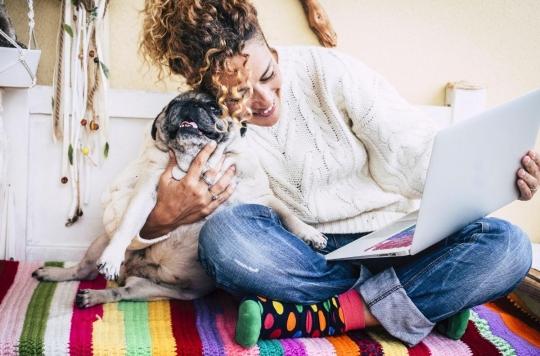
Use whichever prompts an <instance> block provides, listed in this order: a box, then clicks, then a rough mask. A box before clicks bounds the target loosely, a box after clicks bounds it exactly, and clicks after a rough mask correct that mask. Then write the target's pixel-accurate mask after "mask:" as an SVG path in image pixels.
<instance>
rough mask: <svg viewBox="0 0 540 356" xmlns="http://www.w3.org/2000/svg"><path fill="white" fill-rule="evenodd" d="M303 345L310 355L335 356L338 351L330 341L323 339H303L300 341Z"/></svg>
mask: <svg viewBox="0 0 540 356" xmlns="http://www.w3.org/2000/svg"><path fill="white" fill-rule="evenodd" d="M298 341H300V342H301V343H302V344H303V345H304V350H305V351H306V354H308V355H335V354H336V350H335V349H334V346H333V345H332V344H331V343H330V341H328V340H326V339H323V338H313V339H309V338H302V339H298Z"/></svg>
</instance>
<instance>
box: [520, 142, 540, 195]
mask: <svg viewBox="0 0 540 356" xmlns="http://www.w3.org/2000/svg"><path fill="white" fill-rule="evenodd" d="M521 166H522V168H520V169H519V170H518V172H517V186H518V188H519V200H523V201H525V200H531V198H532V197H533V195H534V194H535V193H536V191H537V190H538V187H539V185H540V155H539V154H538V152H536V151H533V150H530V151H529V152H527V154H526V155H525V156H523V158H522V159H521Z"/></svg>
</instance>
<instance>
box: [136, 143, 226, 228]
mask: <svg viewBox="0 0 540 356" xmlns="http://www.w3.org/2000/svg"><path fill="white" fill-rule="evenodd" d="M215 148H216V145H215V143H213V142H212V143H210V144H208V145H206V146H205V147H204V148H203V149H202V150H201V151H200V152H199V154H198V155H197V156H196V157H195V158H194V159H193V161H192V162H191V165H190V167H189V170H188V172H187V174H186V175H185V176H184V177H183V178H182V179H180V180H175V179H174V178H173V175H172V170H173V168H174V167H175V166H176V165H177V163H176V158H175V156H174V154H173V153H172V152H170V153H169V156H170V158H169V163H168V165H167V168H166V169H165V171H164V172H163V174H162V175H161V178H160V180H159V185H158V191H157V202H156V206H155V207H154V209H153V210H152V212H151V213H150V215H148V219H147V220H146V223H145V224H144V226H143V228H142V229H141V231H140V234H139V235H140V236H141V237H142V238H143V239H153V238H156V237H159V236H162V235H165V234H167V233H168V232H170V231H172V230H174V229H176V228H177V227H178V226H180V225H184V224H191V223H194V222H197V221H199V220H201V219H202V218H204V217H206V216H208V215H210V214H211V213H212V212H213V211H214V210H216V208H217V207H218V206H220V205H221V204H222V203H223V202H224V201H226V200H227V199H228V198H229V197H230V196H231V194H232V193H233V191H234V184H231V183H232V179H233V177H234V174H235V167H234V166H231V167H230V168H229V169H228V170H227V171H226V172H225V173H224V174H223V176H222V177H221V178H220V179H219V180H218V181H217V182H216V183H215V184H213V185H212V186H208V184H207V183H206V182H205V181H204V180H203V179H201V175H202V174H203V168H204V166H205V165H206V162H207V161H208V158H209V157H210V155H211V154H212V152H214V150H215ZM221 163H223V161H222V162H221ZM221 163H220V167H212V168H211V169H209V170H208V171H206V173H205V174H204V175H205V177H206V179H207V180H209V181H213V180H214V178H215V177H217V176H218V174H219V173H220V170H221ZM212 195H214V196H216V197H217V199H215V200H212Z"/></svg>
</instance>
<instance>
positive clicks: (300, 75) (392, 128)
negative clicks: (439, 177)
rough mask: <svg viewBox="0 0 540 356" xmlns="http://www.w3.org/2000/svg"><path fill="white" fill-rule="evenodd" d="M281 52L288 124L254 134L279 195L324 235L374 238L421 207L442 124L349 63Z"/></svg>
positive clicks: (323, 52)
mask: <svg viewBox="0 0 540 356" xmlns="http://www.w3.org/2000/svg"><path fill="white" fill-rule="evenodd" d="M277 50H278V54H279V66H280V68H281V71H282V78H283V84H282V88H281V114H280V115H281V117H280V120H279V122H278V123H277V124H276V125H274V126H273V127H270V128H267V127H257V126H255V125H250V126H249V129H248V132H247V135H246V136H247V138H248V140H250V144H251V145H252V146H253V147H254V150H255V152H256V154H257V156H258V157H259V160H260V162H261V164H262V165H263V168H264V170H265V171H266V173H267V174H268V176H269V178H270V185H271V188H272V190H273V191H274V193H275V194H276V195H277V197H278V198H280V199H281V200H282V201H283V202H285V203H286V204H287V205H288V206H289V207H290V208H291V209H292V211H294V212H295V213H296V214H297V215H298V216H299V217H300V218H301V219H302V220H304V221H305V222H307V223H309V224H312V225H313V226H315V227H316V228H318V229H319V230H320V231H322V232H325V233H354V232H364V231H372V230H375V229H378V228H380V227H382V226H384V225H386V224H388V223H390V222H391V221H393V220H395V219H397V218H400V217H402V216H404V215H405V214H406V213H408V212H410V211H412V210H414V209H417V208H418V203H419V201H418V198H420V196H421V193H422V189H423V185H424V180H425V175H426V171H427V166H428V161H429V156H430V153H431V146H432V141H433V138H434V135H435V132H436V130H437V129H438V125H437V124H436V122H435V121H434V120H433V119H432V118H430V117H428V116H427V115H425V114H424V113H423V112H421V111H419V110H418V109H416V108H415V107H413V106H412V105H410V104H409V103H407V102H406V101H405V100H404V99H403V98H402V97H401V96H400V95H399V94H398V93H397V92H396V90H395V89H394V88H393V87H392V86H391V85H389V84H388V82H387V81H386V80H385V79H384V78H383V77H381V76H380V75H379V74H378V73H376V72H374V71H373V70H372V69H370V68H368V67H367V66H366V65H364V64H362V63H360V62H358V61H357V60H355V59H353V58H351V57H349V56H346V55H344V54H342V53H340V52H337V51H335V50H329V49H324V48H320V47H280V48H278V49H277Z"/></svg>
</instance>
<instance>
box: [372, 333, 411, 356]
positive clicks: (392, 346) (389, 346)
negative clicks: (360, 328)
mask: <svg viewBox="0 0 540 356" xmlns="http://www.w3.org/2000/svg"><path fill="white" fill-rule="evenodd" d="M368 335H369V336H370V337H371V338H372V339H373V340H375V341H377V342H378V343H379V344H381V347H382V349H383V353H384V356H409V351H408V350H407V347H406V346H405V345H403V343H401V342H400V341H399V340H398V339H396V338H393V337H392V336H390V335H389V334H388V333H387V332H385V331H383V332H379V331H377V332H376V333H374V332H369V331H368Z"/></svg>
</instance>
